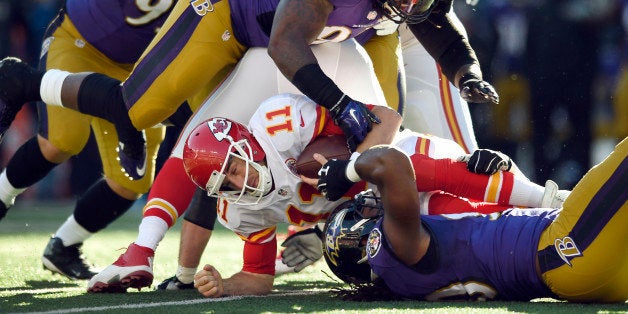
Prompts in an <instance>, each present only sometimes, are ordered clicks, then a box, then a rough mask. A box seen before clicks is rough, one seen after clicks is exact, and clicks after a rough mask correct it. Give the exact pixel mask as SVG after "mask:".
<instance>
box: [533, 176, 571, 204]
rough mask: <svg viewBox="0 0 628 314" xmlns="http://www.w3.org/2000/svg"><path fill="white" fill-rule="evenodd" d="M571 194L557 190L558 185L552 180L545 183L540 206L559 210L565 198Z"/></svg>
mask: <svg viewBox="0 0 628 314" xmlns="http://www.w3.org/2000/svg"><path fill="white" fill-rule="evenodd" d="M569 194H571V191H568V190H559V189H558V184H556V182H554V181H552V180H547V181H545V193H543V198H542V199H541V206H540V207H543V208H561V207H563V203H565V200H566V199H567V196H569Z"/></svg>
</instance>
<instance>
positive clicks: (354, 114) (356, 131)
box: [329, 100, 381, 152]
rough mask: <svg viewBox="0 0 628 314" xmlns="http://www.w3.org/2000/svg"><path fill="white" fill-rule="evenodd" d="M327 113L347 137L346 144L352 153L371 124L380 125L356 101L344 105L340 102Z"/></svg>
mask: <svg viewBox="0 0 628 314" xmlns="http://www.w3.org/2000/svg"><path fill="white" fill-rule="evenodd" d="M329 112H330V113H331V116H332V118H333V119H334V122H336V124H337V125H338V126H339V127H340V128H341V129H342V131H343V132H344V133H345V135H346V136H347V143H348V144H349V148H350V149H351V151H352V152H353V151H355V149H356V147H358V145H359V144H360V143H362V141H364V138H365V137H366V134H367V133H368V132H369V131H370V130H371V128H372V124H373V123H381V121H380V120H379V118H378V117H377V116H376V115H375V114H374V113H372V112H371V111H370V110H369V108H367V107H366V105H365V104H363V103H361V102H359V101H356V100H350V101H349V102H346V103H343V102H340V103H339V104H337V105H335V106H334V107H332V108H331V109H330V110H329Z"/></svg>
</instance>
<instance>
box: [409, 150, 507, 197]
mask: <svg viewBox="0 0 628 314" xmlns="http://www.w3.org/2000/svg"><path fill="white" fill-rule="evenodd" d="M410 158H411V160H412V165H413V167H414V169H415V170H414V171H415V173H416V186H417V190H418V191H419V192H427V191H435V190H441V191H445V192H448V193H451V194H454V195H457V196H461V197H466V198H470V199H473V200H480V201H487V202H494V203H499V204H504V205H505V204H508V199H509V197H510V193H511V192H512V185H513V174H512V173H510V172H501V173H497V174H494V175H492V176H488V175H483V174H476V173H472V172H470V171H469V170H467V166H466V164H465V163H464V162H459V161H455V160H453V159H433V158H430V157H428V156H425V155H420V154H415V155H412V156H411V157H410Z"/></svg>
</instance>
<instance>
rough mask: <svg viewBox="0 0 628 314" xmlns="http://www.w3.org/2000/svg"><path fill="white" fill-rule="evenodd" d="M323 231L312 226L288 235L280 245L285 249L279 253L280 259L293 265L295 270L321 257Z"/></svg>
mask: <svg viewBox="0 0 628 314" xmlns="http://www.w3.org/2000/svg"><path fill="white" fill-rule="evenodd" d="M322 239H323V232H322V231H321V230H320V229H318V226H315V227H314V228H310V229H306V230H301V231H299V232H297V233H295V234H293V235H291V236H289V237H288V238H287V239H286V240H285V241H283V243H281V246H283V247H285V248H286V249H285V250H284V251H283V253H281V261H282V262H283V263H284V264H286V265H288V266H290V267H294V271H295V272H297V273H298V272H300V271H301V270H302V269H303V268H305V267H307V266H309V265H312V264H314V262H316V261H318V260H319V259H321V257H323V240H322Z"/></svg>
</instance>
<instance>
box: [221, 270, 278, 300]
mask: <svg viewBox="0 0 628 314" xmlns="http://www.w3.org/2000/svg"><path fill="white" fill-rule="evenodd" d="M273 281H274V276H272V275H266V274H255V273H249V272H244V271H240V272H238V273H235V274H234V275H233V276H231V277H229V278H226V279H224V280H223V289H224V294H225V295H264V294H269V293H270V292H271V291H272V289H273Z"/></svg>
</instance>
